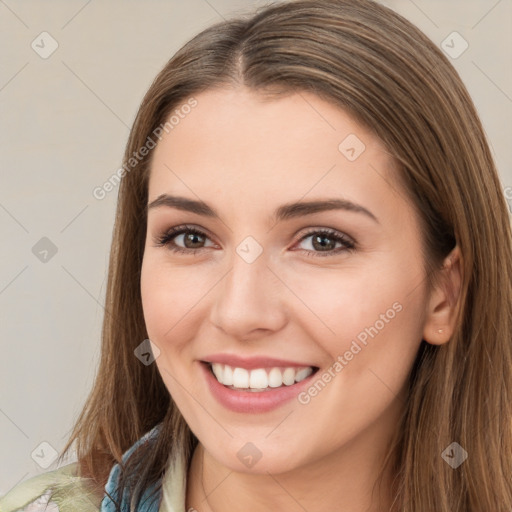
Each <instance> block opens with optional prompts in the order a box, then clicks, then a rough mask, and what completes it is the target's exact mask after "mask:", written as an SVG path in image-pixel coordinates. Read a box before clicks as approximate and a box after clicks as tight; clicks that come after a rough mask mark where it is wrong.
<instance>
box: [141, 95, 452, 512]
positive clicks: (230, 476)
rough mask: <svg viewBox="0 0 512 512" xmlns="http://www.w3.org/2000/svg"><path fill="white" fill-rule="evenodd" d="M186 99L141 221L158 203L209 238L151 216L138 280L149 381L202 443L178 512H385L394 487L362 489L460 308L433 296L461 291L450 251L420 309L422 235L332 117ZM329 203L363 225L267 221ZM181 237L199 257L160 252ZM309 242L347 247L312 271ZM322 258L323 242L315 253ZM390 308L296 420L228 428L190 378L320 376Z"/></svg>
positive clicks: (292, 413)
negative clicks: (267, 369)
mask: <svg viewBox="0 0 512 512" xmlns="http://www.w3.org/2000/svg"><path fill="white" fill-rule="evenodd" d="M196 99H197V101H198V105H197V107H195V108H194V109H193V110H192V112H191V113H190V114H188V115H187V116H186V117H185V118H184V119H182V120H180V123H179V124H178V125H177V126H175V127H174V129H173V130H172V131H170V132H169V133H168V134H165V136H164V137H163V138H162V140H161V141H160V142H159V144H158V145H157V147H156V148H155V149H154V153H153V155H152V164H151V174H150V180H149V203H151V202H152V201H153V200H155V199H156V198H157V197H158V196H159V195H160V194H164V193H167V194H173V195H179V196H183V197H187V198H190V199H194V200H197V199H201V200H202V201H204V202H206V203H208V204H209V205H211V206H212V207H214V208H215V209H216V210H217V211H218V212H219V215H220V220H219V219H215V218H209V217H203V216H201V215H198V214H195V213H190V212H185V211H180V210H178V209H175V208H170V207H167V206H161V207H157V208H152V209H150V210H149V212H148V224H147V228H148V229H147V239H146V247H145V253H144V260H143V265H142V275H141V293H142V302H143V308H144V316H145V321H146V325H147V330H148V335H149V337H150V339H151V340H152V341H153V342H154V343H155V344H156V345H157V346H158V347H159V349H160V351H161V354H160V356H159V357H158V358H157V359H156V364H157V366H158V369H159V371H160V374H161V376H162V378H163V381H164V382H165V385H166V386H167V389H168V390H169V392H170V394H171V395H172V397H173V399H174V401H175V403H176V404H177V406H178V407H179V409H180V411H181V413H182V414H183V416H184V418H185V420H186V421H187V423H188V425H189V426H190V428H191V429H192V431H193V432H194V434H195V435H196V437H197V438H198V440H199V445H198V448H197V449H196V451H195V453H194V456H193V459H192V464H191V466H190V469H189V471H188V475H187V503H186V505H187V510H188V509H189V508H190V507H193V508H194V509H196V510H197V511H199V512H209V511H215V512H221V511H222V512H224V511H226V512H227V511H232V510H250V511H254V512H256V511H263V510H265V511H267V510H286V511H303V510H304V509H305V510H307V511H308V512H316V511H318V512H320V511H325V510H343V511H350V512H359V511H361V512H363V511H366V512H371V511H375V512H377V511H382V510H386V508H389V505H390V503H391V491H390V483H389V482H390V478H391V476H392V475H389V474H388V473H384V476H383V486H382V487H381V489H380V491H379V489H373V487H374V484H375V482H376V479H377V477H378V469H379V468H380V464H381V462H382V458H383V456H384V454H385V452H386V449H387V448H388V446H389V442H390V439H391V436H392V435H393V433H394V431H395V430H396V427H397V422H398V417H399V415H400V413H401V411H402V408H403V403H404V399H405V397H406V394H407V386H406V380H407V377H408V374H409V372H410V369H411V366H412V364H413V361H414V358H415V355H416V353H417V351H418V348H419V346H420V343H421V340H422V338H423V339H425V340H426V341H427V342H430V343H434V344H441V343H445V342H447V341H448V340H449V338H450V335H451V334H452V331H453V328H454V321H455V314H456V306H457V304H456V303H453V301H452V300H449V296H450V295H449V293H448V290H449V289H452V291H453V289H457V287H458V285H459V284H460V272H459V269H460V266H459V264H458V261H459V259H460V254H459V253H458V250H457V249H456V250H454V251H453V253H452V254H451V255H450V259H447V262H448V263H450V265H448V267H447V270H446V271H445V274H446V275H445V277H446V278H443V279H442V280H441V282H442V283H444V284H443V285H440V287H439V288H436V289H434V290H433V292H432V293H430V294H428V293H427V289H426V281H425V274H424V270H423V260H422V254H421V231H420V228H419V220H418V217H417V214H416V211H415V209H414V206H413V205H412V204H411V203H410V202H409V201H408V200H407V198H406V194H405V191H404V190H402V189H401V187H400V185H399V184H398V181H397V180H396V175H395V172H396V171H395V170H394V168H393V161H392V159H391V158H390V156H389V155H388V153H387V152H386V150H385V148H384V146H383V145H382V144H381V143H380V141H379V140H378V139H377V138H376V137H375V136H374V135H373V134H372V133H371V132H369V131H368V130H366V129H365V128H363V127H362V126H361V125H360V124H358V123H357V122H355V121H354V120H353V119H352V118H351V117H350V116H349V115H348V114H347V113H345V112H344V111H343V110H341V109H340V108H339V107H337V106H335V105H333V104H330V103H327V102H325V101H324V100H322V99H320V98H319V97H317V96H315V95H312V94H309V93H300V94H298V93H294V94H290V95H288V96H285V97H282V98H279V99H272V100H268V99H264V98H263V97H262V96H261V95H259V94H256V93H254V92H251V91H250V90H247V89H245V88H236V89H220V90H210V91H206V92H203V93H201V94H200V95H197V96H196ZM349 134H355V135H356V136H357V137H358V138H359V139H360V140H361V141H362V142H363V143H364V145H365V146H366V148H365V150H364V151H363V152H362V153H361V154H360V156H359V157H358V158H357V159H356V160H354V161H349V160H348V159H347V158H346V157H345V156H344V154H342V152H340V150H339V149H338V146H339V144H340V142H342V141H343V140H344V139H345V137H347V136H348V135H349ZM333 197H336V198H343V199H347V200H350V201H352V202H354V203H357V204H359V205H361V206H363V207H364V208H366V209H368V210H369V211H371V212H372V214H373V215H374V216H375V217H376V218H377V219H378V222H377V221H375V220H373V219H372V218H370V217H369V216H367V215H364V214H362V213H358V212H354V211H345V210H331V211H323V212H318V213H315V214H313V215H307V216H302V217H298V218H293V219H288V220H283V221H280V222H279V223H275V222H273V221H272V220H271V214H272V212H273V211H274V209H275V208H277V207H278V206H280V205H282V204H284V203H288V202H292V201H298V200H303V201H307V200H313V199H325V198H333ZM184 223H186V224H189V225H193V226H194V227H195V228H197V229H200V230H201V231H203V232H205V234H206V237H205V238H201V237H200V238H199V243H198V242H197V241H196V243H195V245H190V243H189V245H188V246H186V245H185V239H184V236H183V235H178V236H177V237H175V238H174V242H175V243H176V245H178V246H180V247H182V248H186V247H192V248H193V247H201V246H202V247H203V248H202V249H200V250H199V252H197V253H196V254H195V255H194V254H193V251H192V249H189V250H190V254H182V253H174V252H172V251H171V250H170V248H169V247H162V246H158V244H157V243H156V240H157V239H158V237H160V236H161V235H163V234H164V233H165V231H166V230H168V229H169V228H171V227H173V226H178V225H180V224H184ZM313 228H318V229H320V228H330V229H332V230H335V231H337V232H340V233H342V234H345V235H346V236H347V237H349V238H350V239H352V240H354V241H355V242H356V248H355V249H354V250H353V251H348V250H343V251H341V252H338V253H336V252H335V251H336V249H338V248H339V247H343V245H342V244H340V243H336V246H335V248H333V247H334V246H332V245H328V249H327V251H330V252H329V255H327V256H322V254H326V252H325V251H326V250H325V249H324V252H322V247H319V244H315V245H314V244H313V239H314V238H315V236H314V235H313V236H312V235H311V230H312V229H313ZM306 235H307V236H306ZM247 236H252V237H253V238H254V239H255V240H256V241H257V242H258V244H259V245H260V246H261V248H262V249H263V252H262V253H261V255H260V256H259V257H258V258H257V259H256V260H255V261H254V262H252V263H247V261H245V260H244V259H243V258H241V257H240V256H239V255H238V254H237V252H236V248H237V246H238V245H239V244H240V243H241V242H242V241H243V240H244V239H245V238H246V237H247ZM305 236H306V237H305ZM327 243H328V244H334V243H335V242H334V241H333V239H332V238H330V236H328V240H327ZM300 249H302V250H300ZM308 254H309V256H308ZM443 275H444V274H443ZM450 287H451V288H450ZM396 303H398V304H399V305H400V306H401V308H402V309H401V310H400V312H398V313H396V315H395V316H394V318H393V319H391V320H389V321H388V322H386V323H385V327H383V328H382V329H380V330H379V332H378V334H377V335H375V336H374V337H373V338H368V342H367V345H366V346H362V350H361V351H360V352H358V353H357V354H356V355H354V357H353V359H352V360H350V361H348V364H347V365H346V366H344V368H343V370H342V371H339V372H338V373H336V376H335V377H334V378H332V379H331V381H330V382H329V383H328V384H327V385H326V386H325V387H324V388H323V389H322V390H321V392H319V393H318V394H317V395H316V396H314V397H313V398H311V400H310V401H309V403H307V404H304V403H300V402H299V401H298V400H295V399H294V400H292V401H290V402H288V403H286V404H284V405H283V406H281V407H279V408H277V409H275V410H273V411H269V412H266V413H260V414H251V413H237V412H232V411H229V410H227V409H225V408H224V407H223V406H222V405H220V404H219V403H218V402H217V401H216V400H215V398H214V397H213V396H212V395H211V393H210V391H209V389H208V387H207V386H206V382H205V379H204V377H203V375H202V372H201V371H200V368H199V364H200V363H199V361H200V360H202V359H205V358H206V356H207V355H208V354H213V353H230V354H238V355H241V356H254V355H265V356H270V357H276V358H284V359H292V360H294V361H301V362H302V361H307V362H309V363H310V364H311V365H314V366H317V367H319V368H320V370H319V373H318V375H321V374H322V373H323V372H326V371H327V370H328V368H329V367H331V366H332V364H333V362H334V361H335V360H336V359H337V358H338V356H340V355H342V356H343V354H345V352H346V351H347V350H349V349H350V346H351V343H352V341H353V340H354V339H356V336H357V335H358V334H359V333H361V332H362V331H364V329H365V328H366V327H369V326H372V325H374V324H375V323H376V321H377V320H379V318H381V316H380V315H382V314H385V313H386V311H387V310H389V309H390V308H392V305H393V304H396ZM439 329H443V332H442V333H439V332H438V330H439ZM247 442H251V443H253V444H254V445H255V446H256V447H257V449H258V450H259V451H260V452H261V454H262V457H261V459H260V460H259V461H258V462H257V463H256V464H255V465H254V466H252V467H251V468H248V467H246V466H245V465H244V464H242V463H241V461H240V460H239V459H238V457H237V452H238V451H239V450H240V449H241V448H242V447H243V446H244V445H245V444H246V443H247ZM372 490H373V491H374V492H373V493H372ZM206 497H207V498H206ZM205 498H206V499H205Z"/></svg>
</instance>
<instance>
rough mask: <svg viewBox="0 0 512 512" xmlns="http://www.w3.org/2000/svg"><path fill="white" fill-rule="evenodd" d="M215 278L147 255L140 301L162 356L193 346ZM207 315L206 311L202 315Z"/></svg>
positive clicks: (161, 258) (157, 255) (204, 271)
mask: <svg viewBox="0 0 512 512" xmlns="http://www.w3.org/2000/svg"><path fill="white" fill-rule="evenodd" d="M214 277H215V276H212V275H210V274H209V273H208V271H207V270H199V269H198V270H196V271H191V269H190V267H186V266H182V267H180V266H177V265H173V266H172V267H171V266H170V265H169V263H168V262H167V261H166V259H165V255H162V254H155V253H150V254H148V255H145V256H144V260H143V264H142V268H141V299H142V308H143V312H144V320H145V323H146V329H147V332H148V336H149V338H150V339H151V340H152V341H154V342H155V343H156V344H157V345H158V346H159V348H160V349H161V351H162V352H163V355H165V354H168V353H171V352H177V351H180V350H183V349H184V348H185V347H189V346H190V342H191V340H193V339H194V337H195V330H196V329H197V327H198V325H199V322H198V316H199V315H200V314H201V308H204V304H205V298H206V296H207V294H208V291H209V290H210V289H211V287H212V286H213V285H214V283H215V279H214ZM203 314H204V312H203Z"/></svg>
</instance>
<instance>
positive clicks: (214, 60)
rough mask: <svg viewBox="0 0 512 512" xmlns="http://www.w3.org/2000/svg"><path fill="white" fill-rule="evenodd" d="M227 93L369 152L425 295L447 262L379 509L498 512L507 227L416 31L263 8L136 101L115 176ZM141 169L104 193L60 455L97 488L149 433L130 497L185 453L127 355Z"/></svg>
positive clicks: (353, 17) (197, 49) (442, 66)
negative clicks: (83, 383) (342, 134)
mask: <svg viewBox="0 0 512 512" xmlns="http://www.w3.org/2000/svg"><path fill="white" fill-rule="evenodd" d="M240 85H243V86H245V87H248V88H250V89H252V90H254V91H258V92H260V93H262V94H267V93H270V92H272V93H276V94H277V93H279V92H281V93H285V94H286V93H290V92H297V91H299V92H300V91H309V92H313V93H315V94H317V95H318V96H320V97H322V98H323V99H326V100H328V101H330V102H332V103H334V104H336V105H338V106H340V107H342V108H344V109H345V110H346V111H347V112H348V113H349V114H351V115H352V116H353V117H354V119H356V120H357V121H358V122H360V123H362V124H363V125H364V126H366V127H367V128H369V129H370V130H372V131H373V133H374V134H375V135H376V136H377V137H379V138H380V139H381V140H382V141H383V142H384V144H385V145H386V147H387V149H388V151H389V153H390V154H391V155H392V156H393V157H394V159H395V162H396V168H397V173H398V176H399V177H400V180H401V182H402V184H403V188H404V190H405V193H406V194H408V196H409V197H410V198H411V199H412V200H413V204H414V205H415V208H417V210H418V212H419V213H420V216H421V222H422V227H423V233H422V234H423V242H424V261H425V270H426V276H427V278H428V282H429V283H432V282H433V281H434V280H435V278H436V276H437V274H438V270H439V269H440V268H441V265H442V262H443V259H444V257H445V256H446V255H447V254H448V253H449V251H450V250H451V249H452V248H453V247H454V245H455V244H457V245H458V247H459V248H460V250H461V253H462V256H463V259H462V261H463V269H462V273H463V281H462V287H461V304H462V307H461V309H460V315H459V321H458V325H457V327H456V330H455V333H454V335H453V337H452V338H451V339H450V341H449V342H448V343H446V344H444V345H441V346H434V345H431V344H428V343H426V342H425V341H422V344H421V347H420V350H419V352H418V356H417V359H416V361H415V364H414V366H413V368H412V369H411V374H410V387H409V389H410V392H409V396H408V400H407V403H406V404H405V406H404V408H405V410H404V414H403V419H402V422H401V424H400V425H398V426H397V431H396V432H397V433H396V439H395V440H394V442H393V443H392V444H391V445H390V449H389V454H388V459H389V463H390V464H392V467H393V474H394V475H395V480H394V482H395V487H396V488H395V490H394V497H395V500H394V503H393V506H392V510H393V511H400V512H405V511H414V512H422V511H425V512H426V511H429V512H431V511H433V510H435V511H436V512H477V511H478V512H482V511H488V512H490V511H493V512H499V511H502V512H505V511H507V512H510V510H512V396H511V393H512V391H511V390H512V248H511V245H512V244H511V239H512V237H511V228H510V218H509V214H508V210H507V205H506V201H505V197H504V194H503V192H502V188H501V185H500V181H499V178H498V174H497V170H496V167H495V163H494V162H493V158H492V156H491V153H490V150H489V146H488V142H487V141H486V137H485V134H484V131H483V129H482V125H481V122H480V120H479V117H478V114H477V112H476V109H475V106H474V104H473V102H472V100H471V98H470V96H469V94H468V92H467V90H466V88H465V86H464V85H463V83H462V81H461V79H460V77H459V76H458V74H457V72H456V71H455V69H454V68H453V66H452V65H451V64H450V62H449V61H448V59H447V58H446V57H445V56H444V55H443V53H442V52H441V51H440V50H439V49H438V48H437V47H436V46H435V45H434V44H433V43H432V42H431V41H430V40H429V39H428V38H427V37H426V36H425V35H424V34H423V33H422V32H421V31H420V30H419V29H417V28H416V27H415V26H413V25H412V24H411V23H410V22H409V21H407V20H406V19H404V18H403V17H401V16H400V15H398V14H397V13H395V12H393V11H392V10H390V9H388V8H387V7H384V6H382V5H380V4H378V3H375V2H373V1H372V0H330V1H329V0H299V1H291V2H285V3H279V4H275V5H270V6H266V7H265V8H263V9H261V10H259V11H256V12H255V13H253V14H252V15H250V16H245V17H244V16H241V17H238V18H236V19H231V20H227V21H223V22H221V23H218V24H216V25H214V26H212V27H210V28H208V29H206V30H204V31H203V32H201V33H200V34H199V35H197V36H196V37H194V38H193V39H191V40H190V41H189V42H188V43H187V44H186V45H185V46H183V47H182V48H181V49H180V50H179V51H178V52H177V53H176V54H175V55H174V56H173V57H172V58H171V60H170V61H169V62H168V63H167V64H166V65H165V67H164V69H163V70H162V71H161V72H160V73H159V74H158V76H157V77H156V79H155V80H154V82H153V84H152V85H151V87H150V88H149V90H148V92H147V94H146V96H145V97H144V99H143V101H142V104H141V106H140V109H139V111H138V114H137V117H136V119H135V122H134V124H133V128H132V130H131V133H130V136H129V139H128V142H127V146H126V151H125V156H124V164H127V162H128V161H129V159H130V158H132V157H133V154H134V153H136V152H138V151H139V149H140V148H141V147H143V146H144V145H145V144H146V143H147V140H148V137H150V136H152V134H153V133H154V131H155V130H156V129H157V128H158V127H159V126H162V125H163V124H164V123H165V122H166V121H167V120H168V118H169V116H170V115H171V113H172V111H173V110H174V109H176V108H178V107H179V106H180V105H183V104H185V103H186V102H187V101H189V100H190V98H192V97H197V96H198V95H199V94H200V93H201V91H203V90H206V89H211V88H214V87H237V86H240ZM150 161H151V152H150V154H148V155H147V156H146V157H144V158H142V159H141V160H140V162H138V163H137V166H136V167H135V168H133V169H132V170H130V171H129V172H125V175H124V176H123V179H122V181H121V184H120V189H119V197H118V203H117V212H116V219H115V226H114V233H113V241H112V249H111V254H110V264H109V274H108V285H107V295H106V304H105V310H106V313H105V318H104V323H103V333H102V355H101V362H100V366H99V371H98V374H97V377H96V380H95V383H94V387H93V389H92V391H91V394H90V396H89V398H88V400H87V402H86V404H85V406H84V409H83V411H82V413H81V415H80V417H79V418H78V420H77V423H76V425H75V428H74V430H73V432H72V435H71V437H70V439H69V442H68V444H67V445H66V447H65V449H64V451H67V450H68V449H69V448H70V447H71V443H73V442H74V441H76V443H77V444H76V449H77V456H78V460H79V465H80V470H81V474H82V475H83V476H89V477H91V478H92V479H94V481H95V482H96V483H97V484H98V485H99V486H100V487H101V486H103V485H105V482H106V480H107V477H108V474H109V471H110V469H111V467H112V466H113V464H114V463H115V462H120V461H121V455H122V453H123V452H124V451H125V450H127V449H128V448H129V447H130V446H131V445H132V444H133V443H134V442H135V441H136V440H137V439H139V438H140V437H141V436H142V435H143V434H144V433H146V432H147V431H149V430H150V429H151V428H153V427H154V426H155V425H157V424H158V423H160V422H161V423H162V429H161V431H160V433H159V435H158V437H157V438H156V440H155V442H154V443H152V444H148V445H147V446H145V448H144V453H143V456H142V455H140V456H139V457H138V458H137V460H138V463H139V466H138V469H137V471H138V473H137V483H136V486H135V495H136V496H139V495H140V493H141V492H142V491H143V490H144V489H146V488H148V487H149V486H150V485H152V484H154V483H157V482H158V480H159V478H160V477H161V476H162V474H163V472H164V471H165V468H166V467H167V465H168V463H169V457H171V458H178V457H183V459H184V460H185V461H187V463H188V462H189V461H190V457H191V453H192V450H193V448H194V446H195V445H196V443H197V439H196V438H195V436H194V435H193V434H192V433H191V431H190V430H189V428H188V426H187V425H186V423H185V421H184V419H183V417H182V416H181V414H180V412H179V411H178V409H177V408H176V406H175V405H174V403H173V401H172V399H171V398H170V396H169V392H168V391H167V389H166V387H165V385H164V384H163V381H162V379H161V377H160V375H159V373H158V369H157V367H156V365H155V364H152V365H149V366H145V365H144V364H141V362H140V361H139V360H138V359H137V358H136V357H135V356H134V349H135V348H136V347H137V346H138V345H139V344H140V343H141V342H142V341H143V340H144V339H146V338H147V337H148V336H147V332H146V328H145V324H144V318H143V313H142V307H141V293H140V269H141V263H142V257H143V252H144V243H145V234H146V204H147V200H148V197H147V195H148V178H149V171H150ZM452 442H457V443H459V444H460V445H461V446H462V447H463V448H464V449H465V450H466V451H467V453H468V458H467V460H465V462H464V463H463V464H462V465H460V466H459V467H458V468H456V469H453V468H452V467H451V466H450V465H449V464H447V463H446V462H445V460H444V459H443V457H442V456H441V454H442V452H443V450H444V449H445V448H446V447H447V446H449V445H450V444H451V443H452ZM130 467H131V468H132V469H133V467H134V466H130V465H127V466H126V468H127V469H126V472H127V473H129V469H130ZM136 502H137V499H135V500H134V501H133V502H132V506H135V504H136ZM132 510H135V508H132Z"/></svg>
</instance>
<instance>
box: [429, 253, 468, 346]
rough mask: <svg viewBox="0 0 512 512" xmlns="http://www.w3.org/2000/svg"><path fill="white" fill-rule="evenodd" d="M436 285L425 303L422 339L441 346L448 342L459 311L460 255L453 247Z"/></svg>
mask: <svg viewBox="0 0 512 512" xmlns="http://www.w3.org/2000/svg"><path fill="white" fill-rule="evenodd" d="M439 272H440V275H439V279H438V280H437V281H438V284H437V285H436V286H435V287H434V289H433V290H432V292H431V294H430V297H429V299H428V301H427V305H426V307H427V310H426V316H425V324H424V326H423V339H424V340H425V341H426V342H427V343H430V344H432V345H442V344H443V343H446V342H448V341H449V340H450V338H451V337H452V335H453V332H454V330H455V324H456V321H457V316H458V313H459V309H460V306H461V305H460V291H461V283H462V254H461V252H460V248H459V246H455V247H454V249H453V250H452V251H451V252H450V254H449V255H448V256H447V257H446V258H445V260H444V262H443V266H442V268H441V269H440V271H439Z"/></svg>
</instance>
